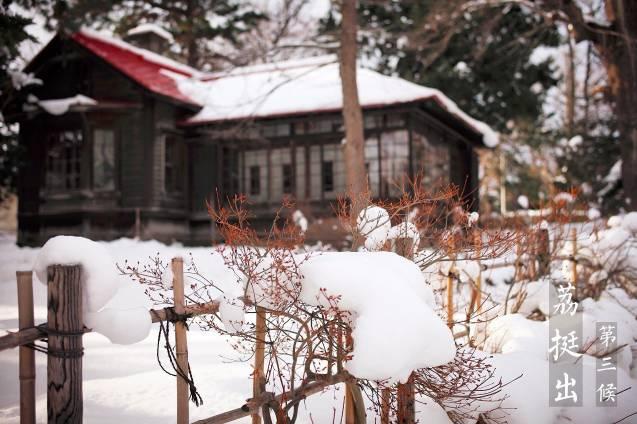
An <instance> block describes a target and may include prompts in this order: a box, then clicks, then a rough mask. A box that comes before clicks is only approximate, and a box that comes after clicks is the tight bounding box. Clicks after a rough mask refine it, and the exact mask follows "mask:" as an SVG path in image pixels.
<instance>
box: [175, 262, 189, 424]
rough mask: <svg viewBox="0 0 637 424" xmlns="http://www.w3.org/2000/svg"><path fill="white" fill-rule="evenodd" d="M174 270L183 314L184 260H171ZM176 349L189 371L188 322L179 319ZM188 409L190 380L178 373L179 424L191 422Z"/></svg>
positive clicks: (184, 370) (179, 363) (183, 368)
mask: <svg viewBox="0 0 637 424" xmlns="http://www.w3.org/2000/svg"><path fill="white" fill-rule="evenodd" d="M171 267H172V272H173V301H174V303H175V313H176V314H177V315H183V314H184V313H185V312H186V307H185V297H184V260H183V259H182V258H173V259H172V262H171ZM175 349H176V351H177V352H176V356H177V366H178V367H179V369H181V372H182V373H184V374H187V373H188V339H187V336H186V323H185V322H183V321H177V322H176V323H175ZM189 419H190V417H189V411H188V382H187V381H186V380H185V379H184V378H183V377H182V376H180V375H179V373H178V374H177V424H187V423H188V422H189Z"/></svg>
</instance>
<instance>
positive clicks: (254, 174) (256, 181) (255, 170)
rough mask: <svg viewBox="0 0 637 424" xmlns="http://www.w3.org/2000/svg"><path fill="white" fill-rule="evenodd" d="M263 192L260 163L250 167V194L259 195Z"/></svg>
mask: <svg viewBox="0 0 637 424" xmlns="http://www.w3.org/2000/svg"><path fill="white" fill-rule="evenodd" d="M259 193H261V168H260V167H259V166H258V165H255V166H251V167H250V194H251V195H252V196H257V195H258V194H259Z"/></svg>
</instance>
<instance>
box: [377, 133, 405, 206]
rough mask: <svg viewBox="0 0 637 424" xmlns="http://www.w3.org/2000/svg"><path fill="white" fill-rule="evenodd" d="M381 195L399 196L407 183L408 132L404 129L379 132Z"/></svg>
mask: <svg viewBox="0 0 637 424" xmlns="http://www.w3.org/2000/svg"><path fill="white" fill-rule="evenodd" d="M380 139H381V151H380V173H381V193H380V195H381V196H387V197H391V198H397V197H400V196H401V194H402V193H403V190H404V189H405V187H406V186H407V185H408V184H409V181H408V179H409V134H408V133H407V131H405V130H396V131H386V132H383V133H382V134H381V138H380Z"/></svg>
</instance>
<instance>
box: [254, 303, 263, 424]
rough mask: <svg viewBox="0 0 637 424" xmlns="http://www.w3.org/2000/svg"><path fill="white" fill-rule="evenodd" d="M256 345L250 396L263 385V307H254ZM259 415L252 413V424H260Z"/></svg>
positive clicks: (258, 392)
mask: <svg viewBox="0 0 637 424" xmlns="http://www.w3.org/2000/svg"><path fill="white" fill-rule="evenodd" d="M256 311H257V320H256V329H255V337H256V346H255V352H254V377H253V380H252V397H253V398H256V397H257V396H259V395H260V394H261V392H262V388H263V386H264V385H265V309H263V308H262V307H260V306H257V307H256ZM260 423H261V416H260V415H259V414H258V413H255V414H252V424H260Z"/></svg>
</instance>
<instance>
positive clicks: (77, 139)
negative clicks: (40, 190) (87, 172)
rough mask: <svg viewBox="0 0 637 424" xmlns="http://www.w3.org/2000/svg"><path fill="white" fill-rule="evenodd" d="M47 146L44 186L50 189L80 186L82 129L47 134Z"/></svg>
mask: <svg viewBox="0 0 637 424" xmlns="http://www.w3.org/2000/svg"><path fill="white" fill-rule="evenodd" d="M47 147H48V149H47V164H46V187H47V188H48V189H51V190H72V189H77V188H80V181H81V162H82V157H81V156H82V131H80V130H74V131H61V132H56V133H52V134H49V138H48V142H47Z"/></svg>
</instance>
